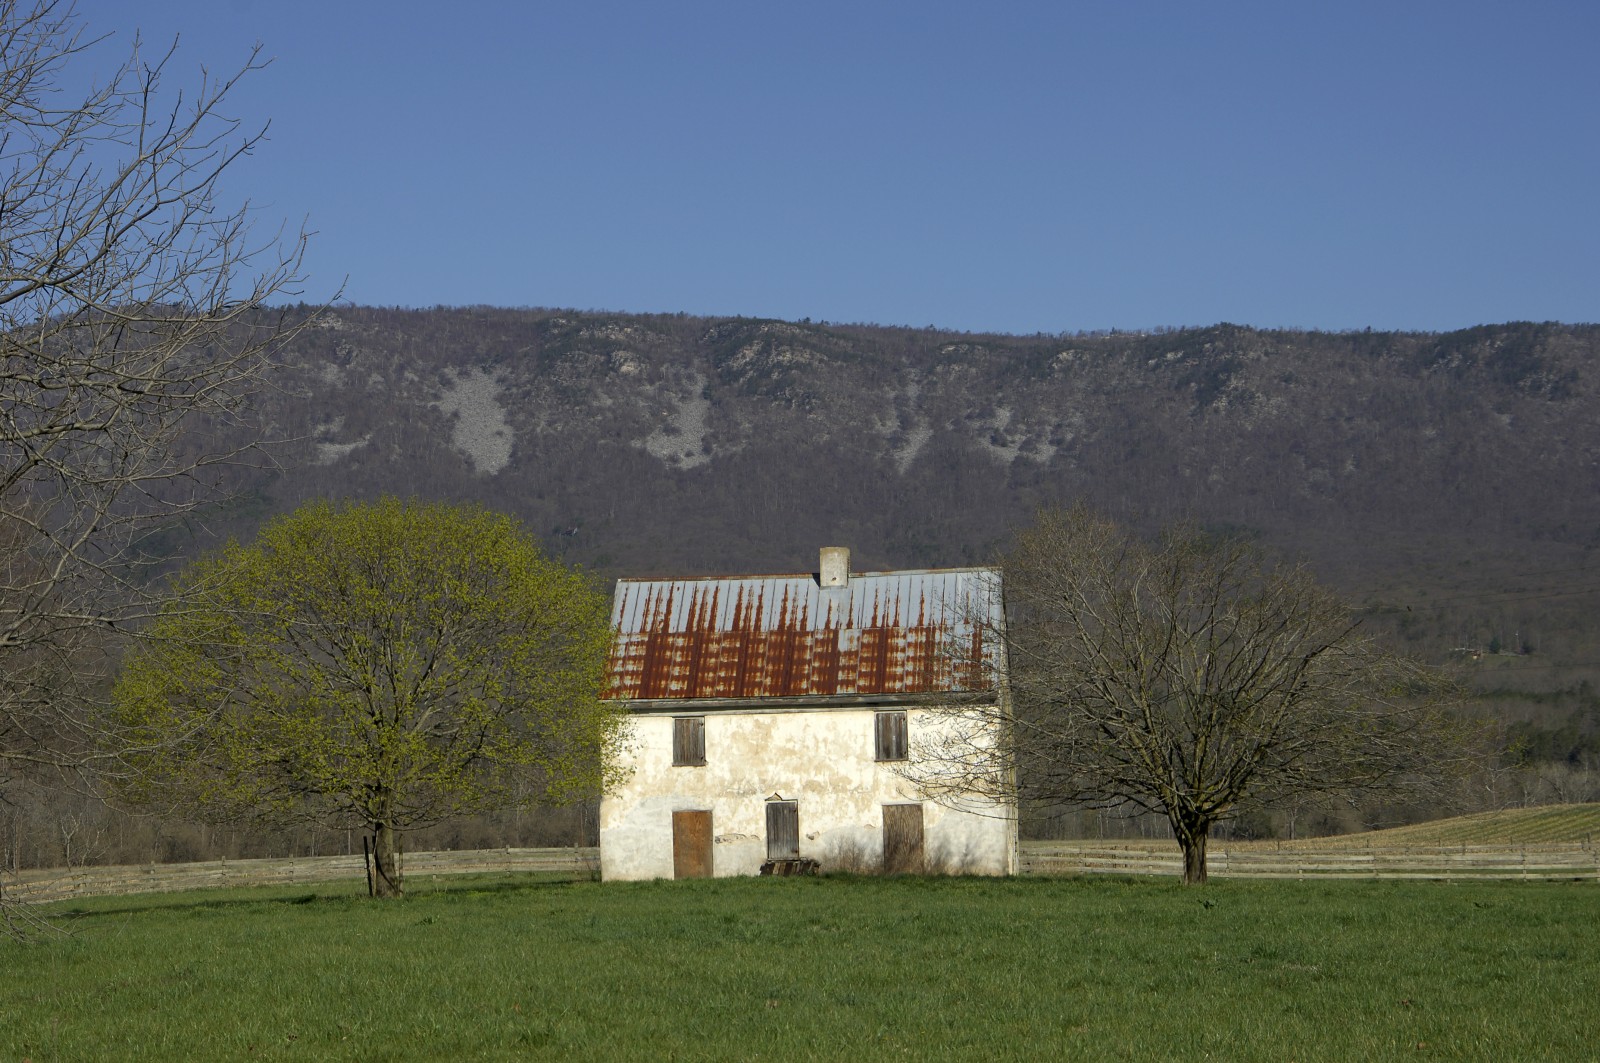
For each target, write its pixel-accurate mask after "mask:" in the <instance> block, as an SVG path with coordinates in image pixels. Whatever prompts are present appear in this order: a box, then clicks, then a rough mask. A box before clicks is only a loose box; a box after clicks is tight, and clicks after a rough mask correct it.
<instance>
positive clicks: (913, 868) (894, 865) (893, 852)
mask: <svg viewBox="0 0 1600 1063" xmlns="http://www.w3.org/2000/svg"><path fill="white" fill-rule="evenodd" d="M922 870H923V856H922V806H921V805H884V806H883V873H884V874H886V875H903V874H912V875H915V874H921V873H922Z"/></svg>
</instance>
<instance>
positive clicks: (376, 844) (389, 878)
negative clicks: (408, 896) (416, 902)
mask: <svg viewBox="0 0 1600 1063" xmlns="http://www.w3.org/2000/svg"><path fill="white" fill-rule="evenodd" d="M398 840H399V833H398V832H397V831H396V830H395V829H394V827H392V826H391V825H389V824H388V823H374V824H373V825H372V892H373V895H374V896H376V897H401V896H404V892H403V891H402V889H401V884H400V861H399V858H398V853H397V852H396V848H397V845H396V842H397V841H398Z"/></svg>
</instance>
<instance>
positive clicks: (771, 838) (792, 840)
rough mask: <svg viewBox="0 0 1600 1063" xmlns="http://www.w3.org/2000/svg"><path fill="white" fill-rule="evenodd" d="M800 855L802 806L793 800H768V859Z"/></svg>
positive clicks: (785, 858)
mask: <svg viewBox="0 0 1600 1063" xmlns="http://www.w3.org/2000/svg"><path fill="white" fill-rule="evenodd" d="M799 856H800V806H799V805H798V804H796V803H795V802H793V801H768V802H767V859H768V860H796V859H798V858H799Z"/></svg>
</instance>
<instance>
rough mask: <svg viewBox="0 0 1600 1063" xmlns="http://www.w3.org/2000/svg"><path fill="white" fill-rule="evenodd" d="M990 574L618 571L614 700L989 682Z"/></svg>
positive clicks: (853, 692) (992, 638)
mask: <svg viewBox="0 0 1600 1063" xmlns="http://www.w3.org/2000/svg"><path fill="white" fill-rule="evenodd" d="M1002 618H1003V611H1002V607H1001V600H1000V573H999V571H998V570H997V569H991V568H959V569H936V570H922V571H905V572H867V573H855V574H852V575H851V576H850V579H849V582H848V584H847V585H845V586H843V587H829V588H823V587H820V586H818V583H817V579H816V578H815V577H814V576H811V575H803V576H727V577H712V578H706V579H679V580H630V579H625V580H621V581H619V582H618V584H617V591H616V597H615V599H614V601H613V604H612V610H611V623H612V628H613V629H614V631H615V635H616V640H615V644H614V646H613V648H612V653H611V662H610V677H609V683H608V696H609V697H611V698H614V699H616V700H626V701H637V700H651V699H694V700H700V699H720V698H728V699H752V698H811V697H817V698H824V697H835V698H837V697H844V696H855V697H874V696H898V695H909V694H925V693H930V692H949V691H957V690H987V689H990V688H992V687H994V685H995V669H996V662H997V661H998V659H999V653H998V644H997V641H998V640H997V637H996V633H997V632H998V631H1000V630H1001V623H1002Z"/></svg>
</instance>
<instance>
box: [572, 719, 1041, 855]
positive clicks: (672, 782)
mask: <svg viewBox="0 0 1600 1063" xmlns="http://www.w3.org/2000/svg"><path fill="white" fill-rule="evenodd" d="M679 715H700V714H699V713H696V712H692V711H687V710H686V711H684V712H681V713H679ZM704 716H705V738H706V763H705V765H704V766H703V767H674V766H673V765H672V718H673V714H672V713H661V714H655V713H650V714H639V715H635V716H634V717H633V718H632V719H631V720H630V722H629V724H630V734H629V741H628V753H627V756H628V760H629V762H630V763H631V765H632V769H633V770H632V774H631V776H630V777H629V778H628V780H627V781H626V782H625V783H623V784H622V785H620V786H619V787H618V788H617V790H616V792H614V793H612V794H609V795H607V796H606V797H605V798H604V799H603V800H602V801H601V803H600V873H601V877H602V878H605V879H608V880H611V879H618V880H620V879H649V878H671V877H672V874H673V867H672V813H673V812H674V811H679V810H685V809H709V810H710V811H711V830H712V836H713V844H712V869H713V872H714V873H715V874H716V875H718V876H724V875H754V874H757V873H758V872H759V870H760V867H761V864H762V863H763V862H764V861H765V860H766V851H767V850H766V805H767V800H768V799H769V798H771V797H773V796H774V795H778V796H779V797H781V798H782V799H784V800H788V801H795V802H798V805H799V818H800V855H801V856H802V857H810V858H811V859H814V860H817V861H818V862H819V863H820V864H821V865H822V867H823V869H824V870H827V869H829V868H842V869H847V870H848V869H856V870H868V869H872V870H875V869H877V868H878V867H879V866H881V861H882V853H883V814H882V807H883V806H884V805H885V804H904V803H920V804H921V805H922V809H923V811H922V816H923V835H924V849H925V852H926V857H927V863H928V867H929V870H932V871H948V872H962V873H975V874H993V875H1004V874H1013V873H1015V871H1016V842H1017V831H1016V815H1015V809H1014V808H1010V807H1005V806H1001V805H995V804H990V803H972V806H971V807H970V808H963V809H953V808H948V807H945V806H943V805H940V804H936V803H934V802H932V801H925V800H922V799H921V795H920V794H919V793H918V792H917V791H916V788H915V787H914V786H913V785H912V784H911V783H909V782H907V781H906V780H905V779H903V778H901V777H900V776H899V775H898V774H896V772H895V768H896V765H895V764H892V763H878V762H877V761H875V760H874V758H873V752H874V749H873V718H874V710H873V709H870V708H869V709H815V710H789V711H782V710H780V711H773V712H707V713H705V714H704ZM939 720H940V717H939V716H938V715H937V714H932V713H929V712H927V711H925V710H919V709H915V708H911V709H908V710H907V726H908V729H909V731H910V739H911V746H912V749H913V750H915V748H916V746H917V744H918V742H919V740H921V739H923V738H925V737H926V729H928V728H933V727H937V726H939Z"/></svg>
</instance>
